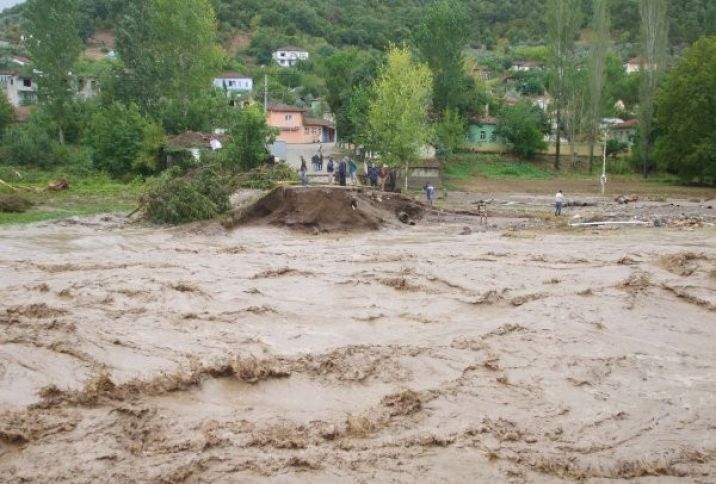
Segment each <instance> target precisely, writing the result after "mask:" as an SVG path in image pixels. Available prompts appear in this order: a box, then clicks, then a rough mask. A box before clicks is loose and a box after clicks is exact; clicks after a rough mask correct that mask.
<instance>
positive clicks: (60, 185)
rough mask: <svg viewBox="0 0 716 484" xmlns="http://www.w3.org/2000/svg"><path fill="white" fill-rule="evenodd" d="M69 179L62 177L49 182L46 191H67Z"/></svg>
mask: <svg viewBox="0 0 716 484" xmlns="http://www.w3.org/2000/svg"><path fill="white" fill-rule="evenodd" d="M69 188H70V179H69V178H67V177H66V176H63V177H62V178H61V179H59V180H55V181H51V182H49V183H48V184H47V189H48V190H49V191H51V192H61V191H63V190H69Z"/></svg>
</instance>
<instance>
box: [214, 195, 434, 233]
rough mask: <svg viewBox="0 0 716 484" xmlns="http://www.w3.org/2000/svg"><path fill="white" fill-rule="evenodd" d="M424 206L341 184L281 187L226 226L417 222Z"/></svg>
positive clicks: (351, 226)
mask: <svg viewBox="0 0 716 484" xmlns="http://www.w3.org/2000/svg"><path fill="white" fill-rule="evenodd" d="M424 212H425V206H424V205H422V204H420V203H418V202H416V201H414V200H412V199H410V198H407V197H404V196H401V195H399V194H394V193H378V192H368V191H363V190H360V189H358V190H354V189H347V188H339V187H315V188H313V187H311V188H303V187H279V188H276V189H275V190H273V191H271V192H269V193H268V194H267V195H266V196H264V197H263V198H261V199H259V200H258V201H256V202H255V203H254V204H252V205H250V206H249V207H247V208H245V209H244V210H242V211H240V212H238V213H236V214H234V216H233V217H232V219H231V220H230V221H228V222H227V223H226V227H227V228H232V227H235V226H237V225H242V224H249V223H259V224H261V223H263V224H269V225H277V226H282V227H290V228H296V229H309V230H310V229H313V230H319V231H321V232H334V231H365V230H377V229H379V228H380V227H381V226H383V225H385V224H390V223H392V224H398V223H399V222H401V221H402V222H403V223H414V221H417V220H420V219H421V218H422V217H423V215H424Z"/></svg>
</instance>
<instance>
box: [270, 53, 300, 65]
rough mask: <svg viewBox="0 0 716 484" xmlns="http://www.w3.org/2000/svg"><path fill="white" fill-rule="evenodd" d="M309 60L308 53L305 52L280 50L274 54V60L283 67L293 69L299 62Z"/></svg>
mask: <svg viewBox="0 0 716 484" xmlns="http://www.w3.org/2000/svg"><path fill="white" fill-rule="evenodd" d="M307 59H308V52H305V51H294V50H278V51H276V52H274V53H273V60H274V61H276V62H277V63H278V64H279V65H280V66H283V67H292V66H293V65H295V64H296V63H297V62H298V61H302V60H307Z"/></svg>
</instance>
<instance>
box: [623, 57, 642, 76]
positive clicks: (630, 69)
mask: <svg viewBox="0 0 716 484" xmlns="http://www.w3.org/2000/svg"><path fill="white" fill-rule="evenodd" d="M624 70H625V71H626V73H627V74H634V73H635V72H639V71H640V70H641V59H640V58H638V57H634V58H633V59H629V60H628V61H626V62H625V63H624Z"/></svg>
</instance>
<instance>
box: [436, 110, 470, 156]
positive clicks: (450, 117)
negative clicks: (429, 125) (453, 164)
mask: <svg viewBox="0 0 716 484" xmlns="http://www.w3.org/2000/svg"><path fill="white" fill-rule="evenodd" d="M464 144H465V120H464V119H463V118H462V117H461V116H460V114H459V113H458V112H457V111H452V110H450V109H448V110H447V111H445V112H444V113H443V115H442V118H440V121H439V122H438V123H437V125H436V126H435V146H436V147H437V152H438V155H440V156H449V155H451V154H452V153H453V152H454V151H455V150H456V149H458V148H460V147H461V146H463V145H464Z"/></svg>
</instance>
